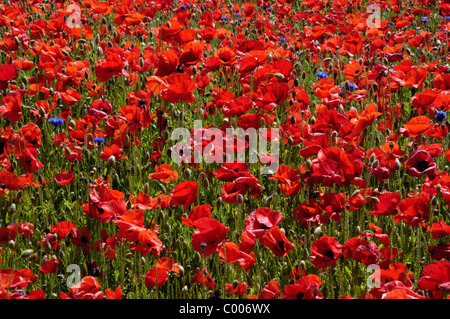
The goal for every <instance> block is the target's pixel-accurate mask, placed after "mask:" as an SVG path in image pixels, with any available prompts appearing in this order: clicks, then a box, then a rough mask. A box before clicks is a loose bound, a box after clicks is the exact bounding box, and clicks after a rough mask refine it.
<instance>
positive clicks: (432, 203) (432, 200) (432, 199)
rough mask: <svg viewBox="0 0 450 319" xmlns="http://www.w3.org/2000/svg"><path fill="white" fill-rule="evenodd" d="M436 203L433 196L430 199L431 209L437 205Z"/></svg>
mask: <svg viewBox="0 0 450 319" xmlns="http://www.w3.org/2000/svg"><path fill="white" fill-rule="evenodd" d="M437 203H438V200H437V198H436V196H433V197H432V198H431V205H432V206H433V207H435V206H436V205H437Z"/></svg>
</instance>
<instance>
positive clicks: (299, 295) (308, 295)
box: [281, 275, 323, 299]
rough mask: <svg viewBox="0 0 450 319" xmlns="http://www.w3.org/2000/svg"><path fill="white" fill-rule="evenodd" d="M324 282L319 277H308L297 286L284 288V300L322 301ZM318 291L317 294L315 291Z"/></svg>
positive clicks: (291, 285) (292, 285)
mask: <svg viewBox="0 0 450 319" xmlns="http://www.w3.org/2000/svg"><path fill="white" fill-rule="evenodd" d="M321 285H322V281H321V280H320V278H319V276H317V275H307V276H305V277H303V278H302V279H300V280H299V281H298V282H297V283H296V284H290V285H287V286H286V287H284V290H283V297H281V298H282V299H322V298H323V296H322V293H321V291H320V286H321ZM314 290H316V292H315V291H314Z"/></svg>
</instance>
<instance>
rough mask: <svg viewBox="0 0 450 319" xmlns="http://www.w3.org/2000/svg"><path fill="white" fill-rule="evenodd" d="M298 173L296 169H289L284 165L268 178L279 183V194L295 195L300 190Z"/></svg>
mask: <svg viewBox="0 0 450 319" xmlns="http://www.w3.org/2000/svg"><path fill="white" fill-rule="evenodd" d="M299 173H300V171H299V170H298V169H294V168H290V167H289V166H286V165H280V166H279V167H278V170H277V172H276V173H275V174H274V175H272V176H271V177H269V179H275V180H278V181H280V182H281V184H278V187H279V188H280V190H281V192H282V193H283V194H284V195H286V196H292V195H297V194H298V191H299V190H300V186H301V183H300V181H299V180H300V175H299Z"/></svg>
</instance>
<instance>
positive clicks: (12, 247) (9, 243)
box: [8, 239, 16, 250]
mask: <svg viewBox="0 0 450 319" xmlns="http://www.w3.org/2000/svg"><path fill="white" fill-rule="evenodd" d="M15 246H16V242H15V241H14V240H12V239H11V240H10V241H9V242H8V247H9V249H11V250H12V249H14V247H15Z"/></svg>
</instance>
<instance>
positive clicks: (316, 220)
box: [292, 199, 324, 229]
mask: <svg viewBox="0 0 450 319" xmlns="http://www.w3.org/2000/svg"><path fill="white" fill-rule="evenodd" d="M320 212H321V209H320V207H319V204H318V203H317V202H315V201H314V200H313V199H310V200H309V202H307V203H301V204H300V205H298V206H297V208H295V209H294V211H293V212H292V215H294V216H295V217H296V219H297V221H299V222H300V223H301V224H302V227H303V228H305V229H310V228H311V227H312V226H313V225H320V224H321V223H322V222H324V220H323V218H322V216H321V214H320Z"/></svg>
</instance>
